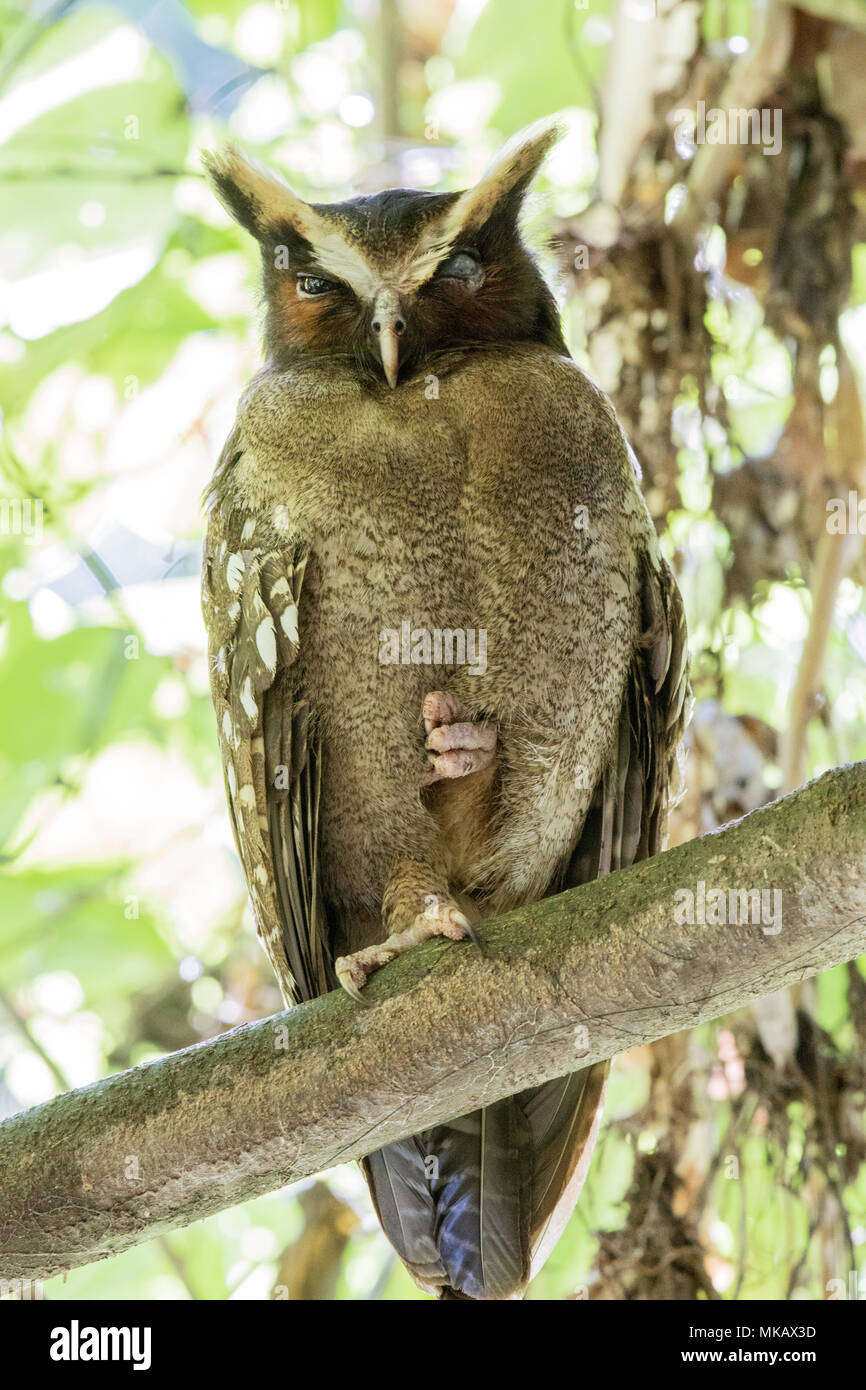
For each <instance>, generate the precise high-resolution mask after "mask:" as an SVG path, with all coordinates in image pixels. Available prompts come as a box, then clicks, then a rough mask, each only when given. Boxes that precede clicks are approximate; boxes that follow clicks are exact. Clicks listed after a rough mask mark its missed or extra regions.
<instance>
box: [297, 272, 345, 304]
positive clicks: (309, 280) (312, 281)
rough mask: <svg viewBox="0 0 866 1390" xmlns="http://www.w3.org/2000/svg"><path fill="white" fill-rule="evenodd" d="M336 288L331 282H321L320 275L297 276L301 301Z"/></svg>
mask: <svg viewBox="0 0 866 1390" xmlns="http://www.w3.org/2000/svg"><path fill="white" fill-rule="evenodd" d="M336 288H337V286H336V284H335V283H334V281H333V280H323V279H322V277H321V275H299V276H298V294H299V295H300V296H301V298H302V299H314V298H315V296H316V295H317V294H327V293H328V291H329V290H335V289H336Z"/></svg>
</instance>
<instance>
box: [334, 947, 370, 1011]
mask: <svg viewBox="0 0 866 1390" xmlns="http://www.w3.org/2000/svg"><path fill="white" fill-rule="evenodd" d="M334 970H335V972H336V975H337V979H338V980H339V982H340V984H341V986H342V987H343V989H344V990H345V991H346V993H347V994H348V995H350V996H351V998H352V999H354V1000H355V1001H356V1003H358V1004H363V1005H364V1008H365V1009H368V1008H370V1000H369V999H365V998H364V996H363V994H362V993H361V990H360V988H359V985H365V984H366V983H367V971H366V970H365V969H364V967H363V966H362V965H361V964H360V962H359V961H357V960H355V959H353V958H352V956H339V957H338V958H337V960H336V961H335V962H334ZM371 973H372V972H371ZM359 975H360V977H361V978H360V980H358V976H359Z"/></svg>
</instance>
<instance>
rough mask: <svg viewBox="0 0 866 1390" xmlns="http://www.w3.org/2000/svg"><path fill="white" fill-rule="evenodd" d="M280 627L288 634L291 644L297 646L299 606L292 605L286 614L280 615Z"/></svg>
mask: <svg viewBox="0 0 866 1390" xmlns="http://www.w3.org/2000/svg"><path fill="white" fill-rule="evenodd" d="M280 627H281V628H282V629H283V632H284V633H285V634H286V636H287V637H288V639H289V641H290V642H293V643H294V644H295V646H297V643H298V608H297V604H294V603H291V604H289V607H288V608H287V609H286V611H285V612H284V613H281V614H280Z"/></svg>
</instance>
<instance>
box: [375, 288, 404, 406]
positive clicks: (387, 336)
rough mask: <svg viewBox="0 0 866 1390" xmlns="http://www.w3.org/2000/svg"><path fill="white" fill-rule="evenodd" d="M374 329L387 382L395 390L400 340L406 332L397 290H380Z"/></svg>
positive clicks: (376, 303)
mask: <svg viewBox="0 0 866 1390" xmlns="http://www.w3.org/2000/svg"><path fill="white" fill-rule="evenodd" d="M372 328H373V332H374V333H375V335H376V338H377V339H378V343H379V352H380V354H381V357H382V367H383V368H384V371H385V380H386V381H387V383H388V385H389V386H390V387H391V389H392V390H393V388H394V387H395V386H396V385H397V375H398V373H399V371H400V339H401V338H402V336H403V334H404V333H405V332H406V320H405V319H404V317H403V311H402V309H401V307H400V297H399V295H398V294H397V291H396V290H391V289H387V290H380V291H379V293H378V294H377V295H376V298H375V300H374V301H373V318H372Z"/></svg>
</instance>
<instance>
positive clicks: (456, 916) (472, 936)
mask: <svg viewBox="0 0 866 1390" xmlns="http://www.w3.org/2000/svg"><path fill="white" fill-rule="evenodd" d="M451 920H452V922H455V923H459V924H460V925H461V926H462V927H463V938H465V939H466V940H468V941H471V942H472V945H473V946H474V947H475V950H476V952H477V953H478V955H479V956H481V957H482V959H483V957H484V952H483V951H482V949H481V942H480V941H479V940H478V933H477V932H476V930H475V928H474V927H473V925H472V923H471V922H470V920H469V918H468V917H467V916H466V914H465V913H464V912H455V911H453V909H452V912H451Z"/></svg>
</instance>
